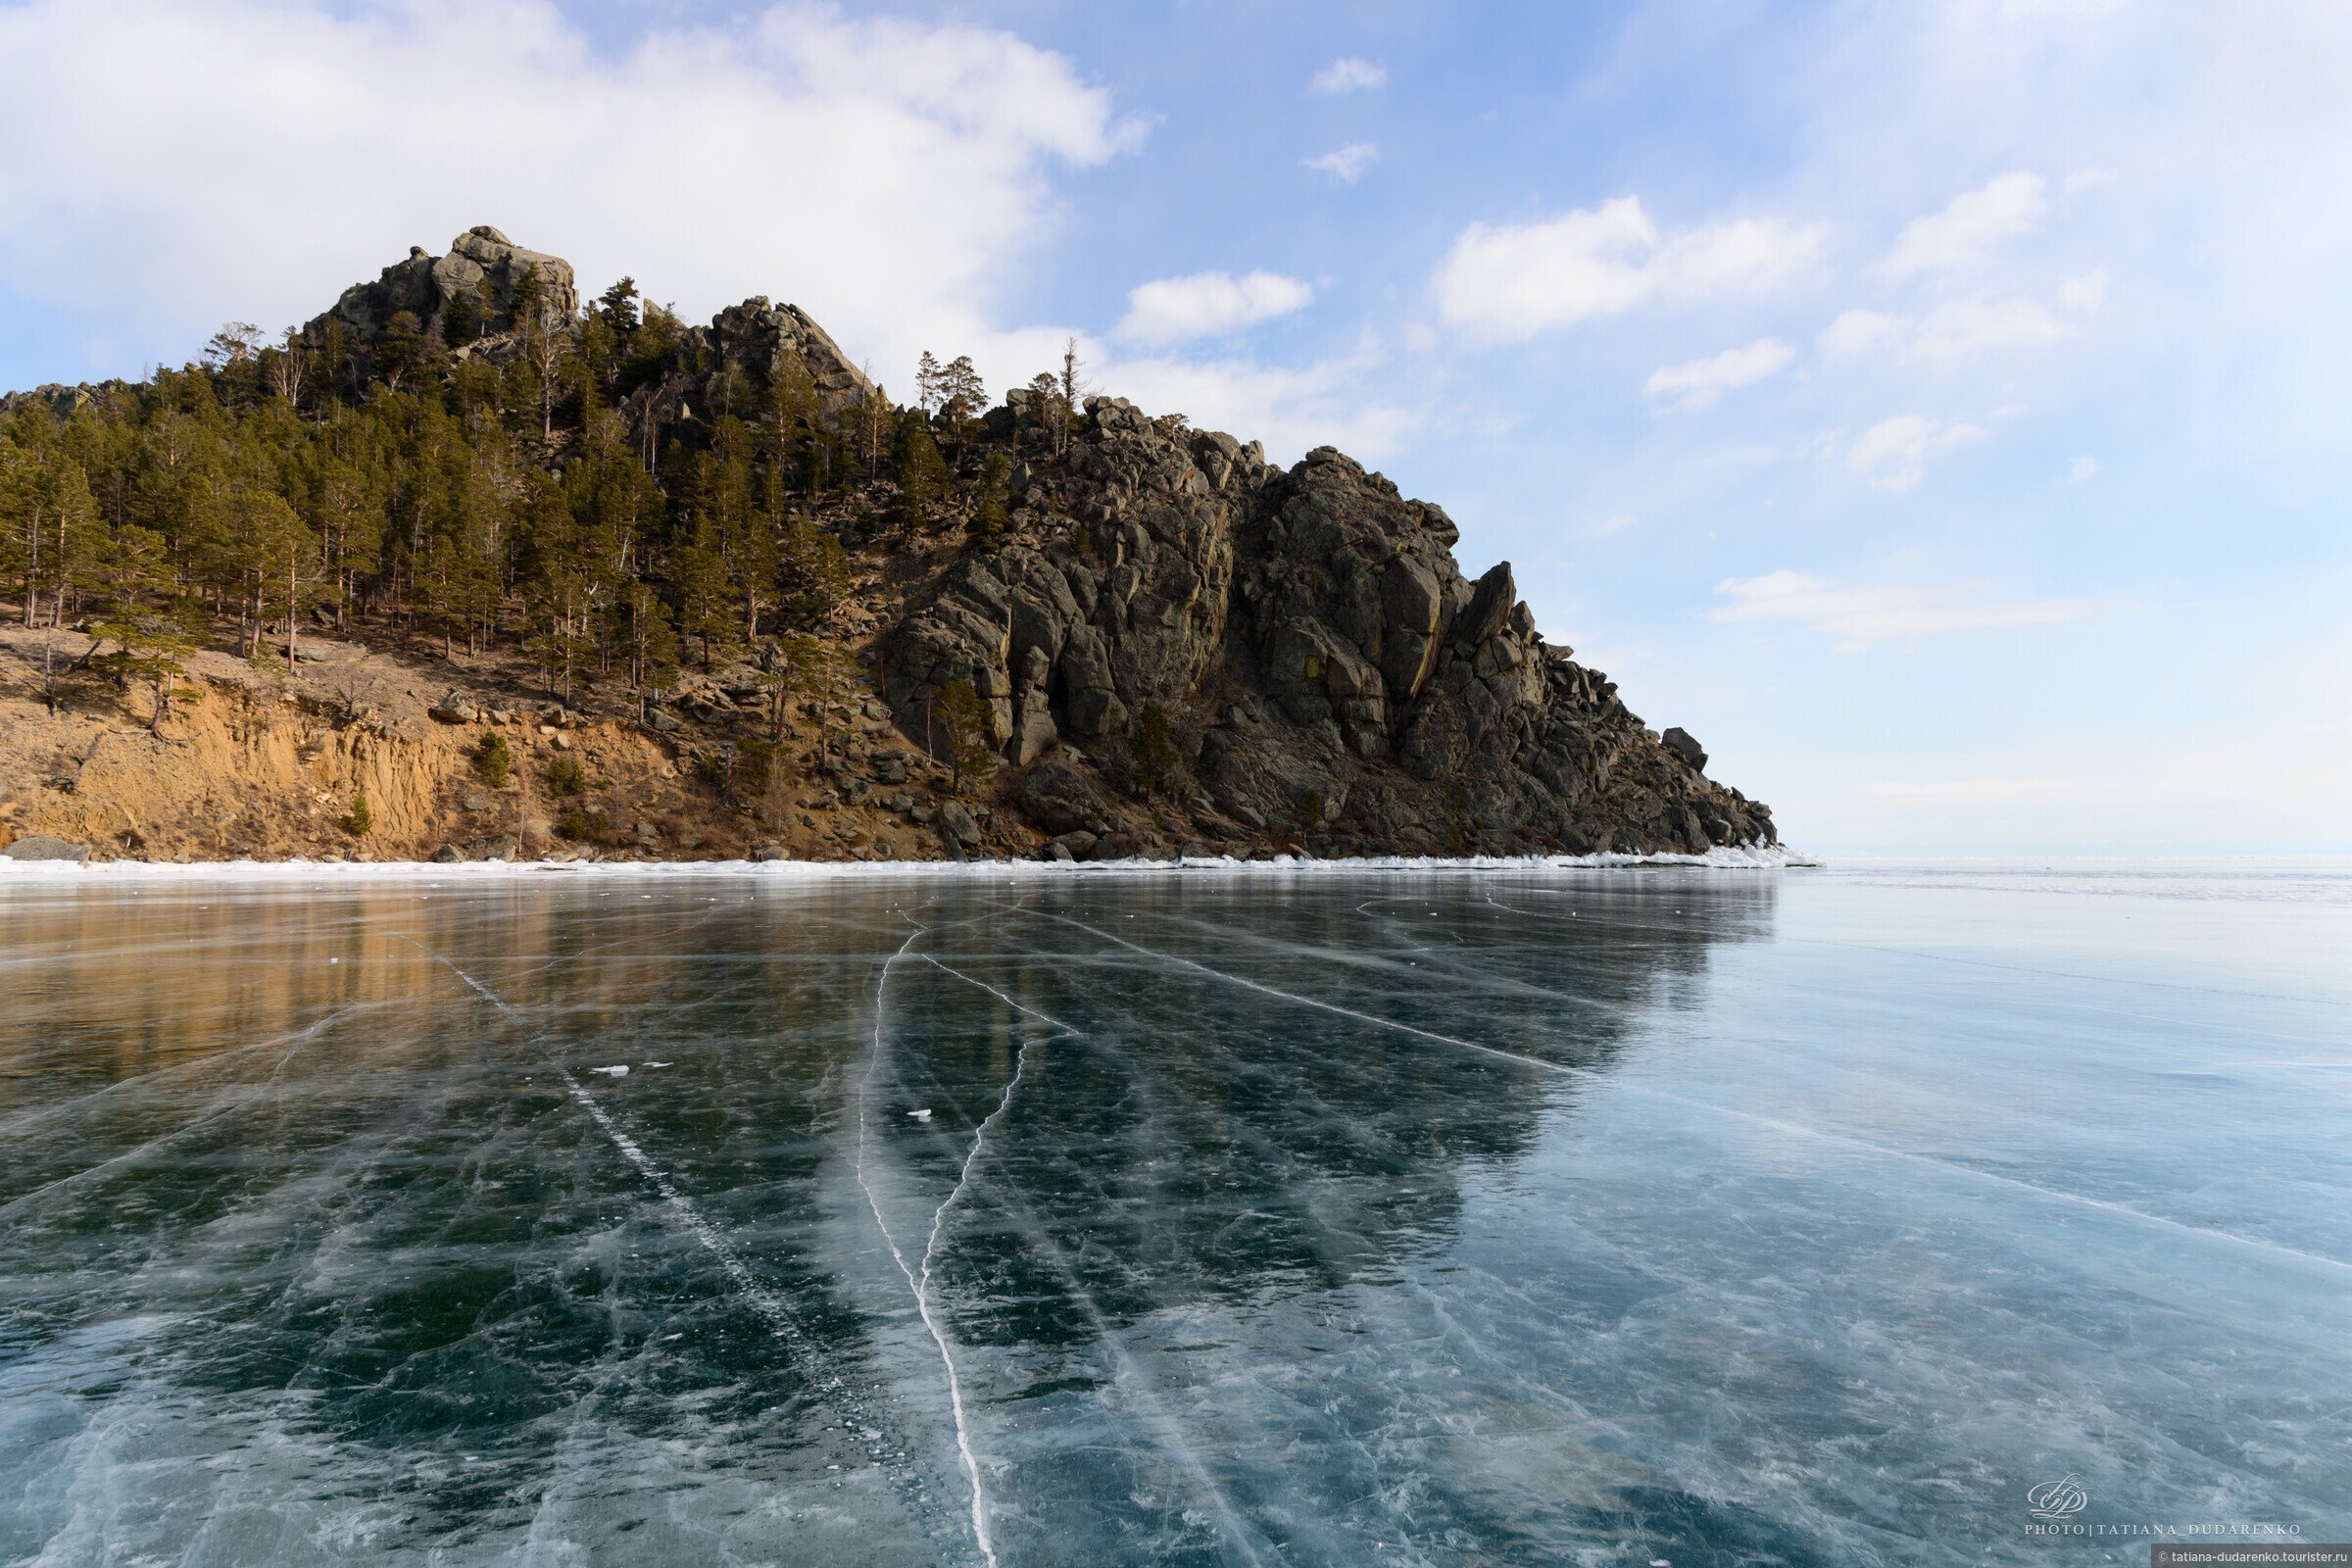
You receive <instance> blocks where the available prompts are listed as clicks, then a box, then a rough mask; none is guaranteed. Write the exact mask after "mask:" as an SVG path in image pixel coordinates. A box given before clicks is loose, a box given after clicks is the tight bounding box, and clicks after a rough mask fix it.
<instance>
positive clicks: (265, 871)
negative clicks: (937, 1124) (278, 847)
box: [0, 846, 1821, 886]
mask: <svg viewBox="0 0 2352 1568" xmlns="http://www.w3.org/2000/svg"><path fill="white" fill-rule="evenodd" d="M1820 863H1821V862H1819V861H1817V860H1814V859H1812V858H1808V857H1806V856H1804V855H1801V854H1799V853H1797V852H1796V851H1793V850H1789V849H1787V848H1784V847H1780V846H1774V847H1771V848H1765V849H1714V850H1709V851H1708V852H1707V853H1706V854H1704V855H1681V854H1659V855H1619V854H1613V853H1602V854H1598V855H1544V856H1522V857H1499V856H1465V857H1436V856H1365V857H1360V858H1352V859H1317V858H1310V857H1303V856H1289V855H1280V856H1270V857H1265V858H1258V859H1250V860H1241V859H1234V858H1228V857H1222V856H1219V857H1198V856H1196V857H1190V858H1171V859H1145V858H1135V859H1125V860H1087V861H1066V860H1029V859H1021V860H1007V859H981V858H975V859H970V860H965V861H961V862H957V861H953V860H796V859H772V860H623V859H597V860H591V859H585V858H574V859H542V860H460V861H454V862H440V861H433V860H306V859H281V860H189V861H174V860H138V859H128V858H124V859H112V860H89V861H73V860H12V859H9V858H6V857H4V856H0V886H5V885H7V884H9V883H12V882H16V883H31V882H43V883H54V882H58V881H71V880H74V879H80V878H97V879H104V880H116V881H136V880H144V879H150V878H154V879H168V878H212V879H232V880H240V881H255V882H262V881H334V880H344V879H350V880H368V879H387V880H388V879H394V878H397V879H401V880H417V879H424V880H432V881H447V880H453V879H464V880H467V881H495V880H501V879H514V878H518V877H533V876H545V875H548V874H551V873H552V874H562V875H571V876H646V877H681V876H683V877H695V876H729V877H746V876H749V877H760V878H762V879H776V878H800V879H808V880H815V879H821V878H831V877H842V876H877V875H879V876H928V875H939V874H943V873H945V874H949V875H982V876H994V875H1015V876H1030V875H1036V876H1097V875H1103V874H1109V875H1122V874H1124V875H1136V874H1146V873H1150V874H1161V875H1166V874H1171V873H1175V872H1180V871H1243V872H1252V873H1264V872H1279V873H1283V874H1286V875H1298V874H1301V873H1321V872H1351V871H1353V872H1361V871H1591V870H1630V869H1640V868H1644V867H1675V866H1681V867H1691V868H1697V869H1703V870H1726V871H1775V870H1787V869H1801V868H1810V867H1815V866H1818V865H1819V864H1820Z"/></svg>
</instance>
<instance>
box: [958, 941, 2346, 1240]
mask: <svg viewBox="0 0 2352 1568" xmlns="http://www.w3.org/2000/svg"><path fill="white" fill-rule="evenodd" d="M1001 907H1004V908H1007V909H1011V910H1014V911H1016V912H1019V913H1024V914H1033V915H1036V916H1037V917H1039V918H1040V919H1046V920H1055V921H1059V922H1060V923H1061V924H1063V925H1067V926H1075V927H1076V928H1077V929H1079V930H1081V931H1086V932H1090V933H1092V934H1093V935H1095V936H1098V937H1101V938H1102V939H1103V941H1105V942H1111V943H1116V944H1117V945H1118V946H1120V947H1122V948H1126V949H1128V950H1129V951H1131V952H1134V953H1140V954H1142V955H1144V956H1146V957H1148V958H1156V959H1158V960H1159V961H1160V962H1162V963H1172V964H1178V965H1181V966H1182V967H1184V968H1187V969H1193V970H1197V971H1199V972H1200V973H1201V974H1204V975H1207V976H1209V977H1211V978H1212V979H1217V980H1222V981H1224V982H1225V983H1226V984H1228V985H1236V986H1241V987H1243V988H1244V989H1246V990H1250V991H1255V992H1258V993H1260V994H1261V995H1264V996H1269V997H1273V998H1276V999H1278V1000H1280V1001H1283V1002H1288V1003H1291V1004H1293V1005H1297V1006H1301V1007H1313V1008H1316V1009H1318V1010H1320V1011H1323V1012H1330V1013H1337V1014H1338V1015H1340V1016H1341V1017H1343V1018H1353V1019H1356V1020H1358V1021H1359V1022H1362V1023H1368V1024H1372V1025H1374V1026H1375V1027H1377V1028H1381V1029H1393V1030H1395V1031H1397V1033H1398V1034H1406V1035H1413V1036H1416V1037H1418V1038H1420V1039H1423V1040H1433V1041H1436V1042H1437V1043H1438V1044H1440V1045H1446V1046H1455V1047H1458V1048H1460V1049H1461V1050H1464V1051H1475V1052H1479V1053H1482V1054H1486V1055H1489V1056H1498V1057H1500V1058H1501V1059H1503V1060H1505V1061H1515V1062H1519V1063H1522V1064H1523V1065H1526V1066H1529V1067H1539V1068H1542V1069H1543V1070H1544V1071H1545V1072H1553V1073H1560V1074H1563V1075H1565V1076H1568V1077H1574V1078H1586V1079H1591V1080H1592V1081H1593V1082H1595V1083H1602V1084H1608V1085H1610V1086H1612V1087H1614V1088H1617V1089H1622V1090H1625V1091H1627V1092H1628V1093H1631V1094H1637V1095H1644V1096H1647V1097H1649V1098H1650V1099H1653V1100H1663V1101H1666V1102H1668V1103H1672V1104H1677V1105H1685V1106H1689V1107H1691V1108H1692V1109H1695V1110H1703V1111H1711V1112H1713V1113H1714V1114H1716V1115H1719V1116H1729V1117H1732V1118H1733V1119H1735V1120H1738V1121H1746V1122H1753V1123H1755V1124H1756V1125H1758V1126H1761V1127H1770V1128H1772V1129H1774V1130H1775V1131H1777V1132H1784V1133H1788V1134H1789V1135H1790V1136H1792V1137H1797V1138H1807V1139H1813V1140H1817V1141H1819V1142H1821V1143H1827V1144H1837V1145H1839V1146H1841V1147H1843V1148H1847V1149H1857V1150H1861V1151H1864V1152H1869V1153H1873V1154H1878V1155H1882V1156H1884V1157H1886V1158H1888V1159H1898V1160H1903V1161H1905V1162H1907V1163H1910V1164H1914V1165H1926V1166H1928V1167H1930V1168H1932V1169H1935V1170H1939V1171H1943V1172H1946V1173H1949V1174H1956V1175H1961V1176H1968V1177H1974V1178H1976V1179H1977V1180H1979V1181H1983V1182H1989V1183H1991V1184H1993V1185H1995V1186H1999V1187H2007V1188H2012V1189H2014V1190H2016V1191H2018V1192H2025V1193H2034V1194H2036V1195H2037V1196H2039V1197H2042V1198H2048V1199H2054V1200H2056V1201H2059V1202H2062V1203H2073V1204H2077V1205H2079V1206H2081V1207H2083V1208H2089V1209H2096V1210H2098V1211H2100V1212H2102V1213H2108V1214H2115V1215H2120V1216H2122V1217H2123V1218H2126V1219H2135V1220H2139V1221H2141V1222H2142V1223H2144V1224H2148V1225H2154V1226H2158V1227H2161V1228H2163V1229H2165V1230H2171V1231H2178V1232H2180V1234H2182V1235H2185V1236H2193V1237H2196V1238H2197V1239H2199V1240H2201V1241H2208V1242H2222V1243H2225V1244H2227V1245H2229V1246H2233V1247H2242V1248H2247V1249H2250V1250H2254V1251H2257V1252H2269V1253H2272V1254H2274V1255H2276V1256H2278V1257H2291V1258H2297V1259H2300V1260H2301V1261H2303V1262H2307V1263H2318V1264H2320V1265H2322V1266H2323V1267H2326V1268H2330V1269H2338V1270H2342V1271H2343V1272H2346V1273H2352V1263H2347V1262H2345V1261H2344V1260H2343V1259H2341V1258H2335V1257H2329V1256H2327V1254H2326V1253H2323V1252H2307V1251H2305V1250H2302V1249H2301V1248H2299V1247H2285V1246H2281V1245H2279V1244H2278V1243H2277V1242H2264V1241H2257V1240H2255V1239H2254V1238H2253V1237H2251V1236H2239V1235H2237V1234H2236V1233H2234V1232H2232V1231H2223V1230H2215V1229H2213V1228H2211V1227H2210V1226H2205V1225H2191V1224H2189V1223H2188V1222H2187V1221H2185V1220H2178V1219H2170V1218H2167V1217H2166V1216H2164V1215H2162V1214H2151V1213H2149V1212H2148V1211H2147V1210H2145V1209H2140V1208H2133V1207H2131V1205H2130V1204H2127V1203H2116V1202H2110V1201H2107V1200H2106V1199H2103V1198H2091V1197H2088V1196H2086V1195H2084V1194H2082V1193H2070V1192H2067V1191H2065V1190H2064V1189H2062V1188H2056V1187H2043V1186H2041V1185H2040V1184H2038V1183H2036V1182H2029V1181H2023V1180H2020V1179H2019V1178H2017V1177H2015V1176H2003V1175H2001V1174H2000V1173H1998V1172H1997V1171H1989V1170H1979V1169H1977V1168H1976V1167H1975V1166H1973V1165H1959V1164H1954V1163H1952V1162H1951V1161H1949V1160H1942V1159H1936V1157H1934V1156H1933V1155H1929V1154H1916V1153H1913V1152H1910V1151H1909V1150H1904V1149H1889V1148H1887V1146H1886V1145H1885V1144H1874V1143H1872V1142H1870V1141H1869V1140H1868V1139H1865V1138H1849V1137H1847V1136H1846V1135H1844V1134H1842V1133H1833V1132H1825V1131H1823V1130H1822V1129H1820V1128H1818V1127H1807V1126H1804V1125H1803V1124H1801V1123H1798V1122H1792V1121H1783V1120H1782V1119H1781V1118H1779V1117H1777V1116H1765V1115H1759V1114H1758V1113H1756V1112H1755V1111H1752V1110H1735V1109H1733V1108H1732V1107H1731V1106H1729V1105H1715V1104H1709V1103H1707V1102H1706V1101H1703V1100H1690V1099H1686V1098H1685V1097H1683V1096H1681V1095H1674V1094H1668V1093H1667V1092H1666V1091H1665V1090H1662V1089H1653V1088H1650V1087H1648V1086H1647V1085H1644V1084H1637V1083H1630V1082H1628V1081H1626V1080H1624V1079H1622V1078H1614V1077H1611V1076H1610V1075H1609V1074H1607V1073H1601V1072H1595V1071H1593V1069H1592V1068H1590V1067H1576V1066H1571V1065H1569V1064H1568V1063H1566V1062H1559V1061H1546V1060H1544V1058H1543V1057H1542V1056H1530V1055H1525V1054H1521V1053H1519V1052H1516V1051H1504V1050H1502V1049H1500V1048H1499V1047H1495V1046H1485V1045H1481V1044H1479V1043H1478V1042H1477V1041H1475V1040H1464V1039H1461V1038H1460V1037H1458V1036H1455V1035H1446V1034H1439V1033H1438V1032H1436V1031H1435V1030H1431V1029H1422V1028H1418V1027H1416V1026H1414V1025H1412V1024H1409V1023H1399V1022H1397V1020H1396V1019H1394V1018H1383V1017H1381V1016H1380V1015H1379V1014H1377V1013H1370V1012H1359V1011H1357V1010H1356V1009H1355V1008H1353V1007H1343V1006H1341V1005H1339V1004H1338V1003H1336V1002H1320V1001H1317V1000H1316V999H1315V998H1313V997H1302V996H1299V995H1298V994H1296V993H1294V992H1289V991H1283V990H1280V989H1278V988H1276V987H1274V986H1269V985H1265V984H1263V983H1261V982H1259V981H1256V980H1251V979H1249V978H1248V977H1246V976H1243V975H1238V974H1229V973H1227V972H1226V971H1225V970H1223V969H1212V968H1210V967H1209V966H1208V965H1207V964H1205V963H1197V962H1195V961H1194V960H1192V959H1191V958H1186V957H1181V956H1177V955H1176V954H1172V953H1160V952H1158V951H1156V950H1154V949H1152V948H1147V947H1145V946H1143V945H1142V944H1141V943H1136V942H1130V941H1128V940H1127V939H1126V938H1125V937H1121V936H1114V935H1112V934H1111V933H1110V932H1108V931H1104V930H1103V929H1101V928H1100V927H1097V926H1091V925H1088V924H1087V923H1086V922H1085V921H1083V920H1073V919H1071V918H1070V917H1069V916H1068V915H1064V914H1054V913H1053V912H1051V911H1049V910H1046V909H1032V908H1029V907H1025V906H1022V905H1005V906H1001Z"/></svg>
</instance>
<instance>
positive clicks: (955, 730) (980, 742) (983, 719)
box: [931, 680, 997, 795]
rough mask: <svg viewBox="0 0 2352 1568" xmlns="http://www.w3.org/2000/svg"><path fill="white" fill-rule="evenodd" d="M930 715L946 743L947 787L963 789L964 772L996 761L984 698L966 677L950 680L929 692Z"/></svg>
mask: <svg viewBox="0 0 2352 1568" xmlns="http://www.w3.org/2000/svg"><path fill="white" fill-rule="evenodd" d="M931 716H932V718H933V719H934V720H936V721H937V723H938V725H939V728H940V736H941V739H942V740H944V741H945V742H946V743H947V763H948V772H949V788H951V789H953V790H955V791H956V793H957V794H959V795H960V794H961V793H963V776H964V774H966V773H984V772H987V771H988V770H990V769H992V768H993V767H995V765H996V760H997V753H996V735H995V725H994V723H993V722H992V715H991V714H990V712H989V707H988V700H987V699H986V698H984V697H982V696H981V695H980V690H979V688H978V687H976V686H974V685H973V684H972V683H971V682H970V681H968V680H952V681H950V682H948V683H947V684H946V685H945V686H942V687H940V688H939V690H938V691H937V692H936V693H935V694H934V695H933V696H932V699H931Z"/></svg>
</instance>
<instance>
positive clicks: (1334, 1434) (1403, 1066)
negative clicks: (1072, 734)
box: [0, 863, 2352, 1568]
mask: <svg viewBox="0 0 2352 1568" xmlns="http://www.w3.org/2000/svg"><path fill="white" fill-rule="evenodd" d="M2348 1003H2352V874H2347V873H2346V872H2344V871H2342V870H2328V869H2326V868H2321V869H2316V870H2315V869H2308V868H2305V869H2297V868H2292V867H2283V866H2272V867H2264V866H2256V865H2247V864H2223V865H2207V866H2180V865H2154V864H2151V865H2146V866H2139V867H2131V866H2118V865H2105V866H2097V865H2085V866H2073V867H2070V866H2064V865H2060V866H2056V867H2049V866H2045V865H2044V864H2041V863H2034V864H2016V865H1999V866H1994V865H1974V866H1968V865H1959V866H1942V867H1923V866H1904V865H1892V864H1884V865H1877V866H1872V865H1856V866H1853V867H1843V868H1832V869H1828V870H1818V871H1812V870H1799V871H1789V872H1775V871H1702V870H1664V869H1649V870H1638V871H1637V870H1608V871H1564V870H1544V871H1480V872H1466V871H1449V872H1426V873H1413V872H1392V873H1385V874H1367V875H1354V874H1348V873H1340V872H1332V871H1319V872H1317V873H1315V874H1311V875H1309V874H1300V875H1285V874H1282V873H1279V872H1263V871H1258V872H1239V871H1236V872H1219V871H1186V872H1183V873H1179V874H1158V875H1141V874H1138V875H1123V874H1117V873H1106V874H1092V873H1089V874H1078V875H1062V876H1054V877H1043V876H1015V875H1009V874H1006V873H1004V872H1002V871H997V872H986V871H982V872H965V873H961V874H945V873H943V874H940V875H936V876H931V875H907V874H900V875H894V876H886V877H871V878H859V877H840V878H832V879H822V880H818V879H793V878H789V877H774V876H760V875H715V876H709V877H687V876H670V877H661V878H632V877H627V876H620V875H584V874H563V873H549V872H516V873H514V874H511V875H502V876H499V877H495V878H473V879H467V880H463V881H455V880H452V881H444V882H441V883H439V884H435V883H433V882H432V881H430V880H429V879H427V878H425V877H421V876H420V877H418V878H417V879H415V880H408V881H403V880H398V879H385V880H374V881H356V880H343V881H336V880H332V879H322V880H319V881H312V882H288V881H270V882H236V881H213V880H206V879H202V878H196V877H184V876H181V877H158V878H119V877H117V878H110V877H107V876H104V875H84V876H80V877H75V878H70V879H68V878H58V879H45V880H23V881H17V882H11V883H7V884H0V1150H4V1151H5V1153H6V1161H5V1165H4V1167H0V1214H4V1217H5V1222H6V1224H5V1230H4V1231H0V1562H5V1563H12V1564H15V1563H26V1564H32V1563H37V1564H59V1565H66V1564H72V1565H79V1564H101V1563H104V1564H118V1563H119V1564H130V1563H150V1562H154V1563H166V1562H168V1563H186V1564H208V1565H209V1564H222V1565H225V1564H237V1565H257V1564H287V1565H291V1564H312V1563H320V1562H338V1561H348V1562H369V1563H374V1562H391V1563H402V1562H414V1563H419V1564H423V1563H430V1564H436V1565H443V1564H446V1565H453V1568H454V1565H466V1564H477V1563H528V1564H574V1563H629V1564H650V1565H670V1564H680V1565H683V1564H721V1563H724V1564H758V1563H774V1564H836V1563H838V1564H876V1565H880V1564H915V1563H926V1564H927V1563H947V1564H981V1563H997V1564H1002V1565H1004V1568H1021V1565H1029V1564H1049V1563H1051V1564H1162V1563H1167V1564H1365V1563H1395V1564H1446V1565H1452V1564H1514V1565H1517V1564H1527V1563H1539V1562H1540V1563H1580V1562H1593V1563H1634V1564H1642V1565H1647V1564H1651V1563H1655V1562H1659V1561H1663V1562H1667V1563H1670V1564H1673V1565H1676V1568H1691V1565H1700V1564H1717V1563H1720V1564H1733V1563H1777V1564H1816V1563H1818V1564H1852V1563H1949V1564H1961V1563H1984V1562H2044V1561H2065V1562H2078V1561H2080V1562H2095V1561H2117V1562H2124V1561H2136V1562H2144V1561H2146V1560H2147V1559H2146V1549H2147V1546H2146V1539H2147V1538H2146V1536H2145V1535H2144V1534H2132V1533H2131V1532H2134V1531H2145V1530H2146V1529H2148V1528H2151V1527H2156V1528H2180V1527H2199V1528H2202V1529H2205V1530H2211V1529H2214V1528H2216V1527H2217V1526H2218V1527H2221V1528H2224V1529H2231V1528H2239V1527H2253V1526H2273V1527H2277V1528H2281V1529H2283V1528H2289V1527H2291V1528H2292V1529H2294V1530H2296V1531H2298V1532H2299V1533H2300V1535H2301V1537H2302V1539H2304V1540H2306V1541H2313V1540H2316V1541H2329V1540H2340V1539H2344V1538H2346V1537H2347V1536H2352V1356H2347V1353H2346V1346H2347V1345H2352V1291H2348V1290H2347V1286H2352V1162H2348V1160H2347V1155H2346V1148H2347V1143H2348V1139H2347V1134H2348V1133H2352V1043H2348V1041H2347V1031H2346V1028H2345V1020H2346V1017H2347V1004H2348ZM623 1069H625V1071H624V1070H623ZM2052 1487H2055V1488H2056V1490H2055V1491H2043V1492H2041V1493H2040V1494H2039V1496H2040V1497H2041V1499H2042V1503H2041V1505H2044V1506H2045V1511H2046V1512H2048V1513H2050V1514H2051V1515H2052V1516H2053V1517H2051V1518H2049V1519H2037V1518H2036V1517H2035V1515H2034V1512H2033V1509H2034V1506H2036V1505H2037V1504H2036V1503H2035V1502H2034V1501H2030V1499H2029V1494H2030V1493H2035V1492H2036V1489H2045V1488H2052ZM2078 1498H2079V1499H2080V1501H2079V1503H2077V1501H2076V1499H2078ZM2070 1504H2073V1505H2074V1506H2072V1507H2071V1510H2070V1507H2069V1505H2070ZM2053 1530H2061V1531H2068V1532H2072V1533H2073V1536H2074V1538H2073V1539H2058V1540H2053V1539H2051V1536H2050V1534H2049V1532H2050V1531H2053Z"/></svg>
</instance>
